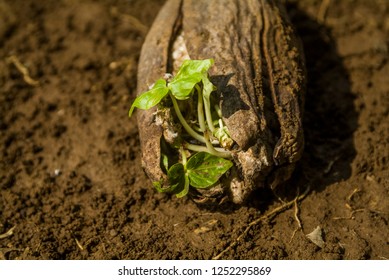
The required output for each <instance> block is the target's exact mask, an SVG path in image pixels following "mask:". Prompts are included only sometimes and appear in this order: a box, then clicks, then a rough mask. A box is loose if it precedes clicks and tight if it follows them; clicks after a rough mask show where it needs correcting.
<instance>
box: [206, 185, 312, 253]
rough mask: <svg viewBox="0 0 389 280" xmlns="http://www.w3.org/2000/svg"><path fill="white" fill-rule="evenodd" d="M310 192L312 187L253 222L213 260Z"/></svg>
mask: <svg viewBox="0 0 389 280" xmlns="http://www.w3.org/2000/svg"><path fill="white" fill-rule="evenodd" d="M309 191H310V187H309V186H308V187H307V189H306V190H305V191H304V193H303V194H302V195H300V196H298V197H296V198H295V199H294V200H292V201H289V202H286V203H285V204H283V205H281V206H279V207H277V208H275V209H274V210H272V211H270V212H269V213H267V214H266V215H264V216H261V217H259V218H258V219H256V220H254V221H252V222H251V223H249V224H248V225H247V226H246V228H245V230H244V231H243V232H242V233H241V234H240V235H239V236H238V237H237V238H236V239H235V240H234V241H233V242H231V243H230V244H229V245H228V246H227V247H226V248H225V249H224V250H223V251H221V252H220V253H219V254H218V255H216V256H215V257H213V258H212V259H213V260H219V259H220V258H221V257H222V256H223V255H224V254H225V253H226V252H228V251H229V250H231V249H232V248H233V247H234V246H236V245H237V244H238V243H239V241H240V240H242V239H243V238H244V237H245V236H246V234H247V233H248V232H249V230H250V229H251V228H252V227H253V226H255V225H258V224H260V223H261V222H263V221H265V220H271V219H272V218H273V217H275V216H276V215H277V214H279V213H282V212H284V211H285V210H287V209H289V208H290V207H291V206H292V205H293V204H295V203H296V202H299V201H301V200H303V199H304V198H305V197H306V196H307V194H308V193H309Z"/></svg>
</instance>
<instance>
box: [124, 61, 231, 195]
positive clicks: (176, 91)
mask: <svg viewBox="0 0 389 280" xmlns="http://www.w3.org/2000/svg"><path fill="white" fill-rule="evenodd" d="M212 65H213V60H212V59H205V60H186V61H184V63H183V64H182V66H181V68H180V69H179V71H178V73H177V75H176V76H174V77H173V78H172V79H171V81H169V82H168V81H166V80H165V79H159V80H157V81H156V82H155V84H154V85H153V87H152V88H151V89H150V90H149V91H146V92H144V93H142V94H141V95H139V96H138V97H137V98H136V99H135V101H134V103H133V104H132V106H131V108H130V111H129V116H131V115H132V113H133V111H134V109H135V108H139V109H142V110H148V109H150V108H152V107H154V106H156V105H158V106H159V107H158V110H160V111H162V110H165V109H166V108H167V107H169V106H170V107H172V108H173V110H174V112H175V115H176V117H177V119H178V121H179V124H180V125H181V126H182V128H183V130H184V131H185V133H186V135H185V137H180V141H179V143H175V145H174V147H173V148H176V149H177V150H178V151H179V158H180V159H181V160H180V162H176V163H174V164H172V165H171V166H169V158H168V157H167V156H166V155H162V157H163V158H162V160H161V162H162V165H163V167H164V169H165V171H166V174H167V177H168V180H169V187H167V188H163V187H162V185H163V182H154V186H155V187H156V189H157V190H158V191H159V192H171V193H174V194H176V196H177V197H183V196H185V195H186V194H187V193H188V192H189V188H190V186H192V187H194V188H210V187H212V186H213V185H215V184H216V183H217V182H218V181H219V179H220V177H221V176H223V174H225V173H226V172H227V171H228V170H229V169H230V168H231V167H232V166H233V164H232V162H231V161H230V160H229V158H231V152H230V151H229V149H230V148H231V146H232V145H233V140H232V139H231V137H230V135H229V132H228V128H227V127H226V126H225V125H224V123H223V120H222V118H221V112H220V109H219V107H218V106H217V104H216V105H214V106H212V103H215V102H212V100H211V93H212V92H213V91H215V89H216V87H215V86H214V85H213V84H212V82H211V81H210V80H209V76H208V70H209V68H210V67H211V66H212ZM168 96H169V98H170V101H171V102H169V100H167V99H169V98H168ZM179 102H184V103H185V102H187V105H188V106H190V105H193V104H195V103H197V104H196V109H197V113H196V114H195V115H196V117H195V118H193V116H192V115H191V114H186V115H185V117H184V115H183V114H182V112H181V109H180V104H179ZM181 105H182V104H181ZM170 107H169V108H170ZM215 116H216V118H215ZM188 137H189V138H190V140H184V139H187V138H188ZM190 151H192V152H196V153H194V154H193V155H191V154H190ZM188 154H189V155H190V156H189V157H188V156H187V155H188Z"/></svg>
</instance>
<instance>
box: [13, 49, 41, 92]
mask: <svg viewBox="0 0 389 280" xmlns="http://www.w3.org/2000/svg"><path fill="white" fill-rule="evenodd" d="M7 61H8V62H9V63H12V64H13V65H15V67H16V69H18V71H19V72H20V73H21V74H22V75H23V80H24V81H25V82H26V83H27V84H29V85H30V86H34V87H35V86H38V85H39V81H37V80H34V79H33V78H31V77H30V73H29V71H28V68H27V67H26V66H24V65H23V64H22V63H21V62H20V60H19V59H18V58H17V57H16V56H14V55H11V56H10V57H8V58H7Z"/></svg>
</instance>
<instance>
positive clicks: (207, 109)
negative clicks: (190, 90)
mask: <svg viewBox="0 0 389 280" xmlns="http://www.w3.org/2000/svg"><path fill="white" fill-rule="evenodd" d="M202 95H203V94H202ZM203 101H204V109H205V117H206V119H207V124H208V128H209V130H210V131H211V132H212V133H213V131H214V130H215V126H214V125H213V121H212V114H211V104H210V103H211V102H210V100H209V97H208V98H207V97H205V96H204V95H203Z"/></svg>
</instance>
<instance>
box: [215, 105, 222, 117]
mask: <svg viewBox="0 0 389 280" xmlns="http://www.w3.org/2000/svg"><path fill="white" fill-rule="evenodd" d="M215 111H216V113H217V115H218V116H219V118H221V117H222V110H221V109H220V107H219V105H217V104H215Z"/></svg>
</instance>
